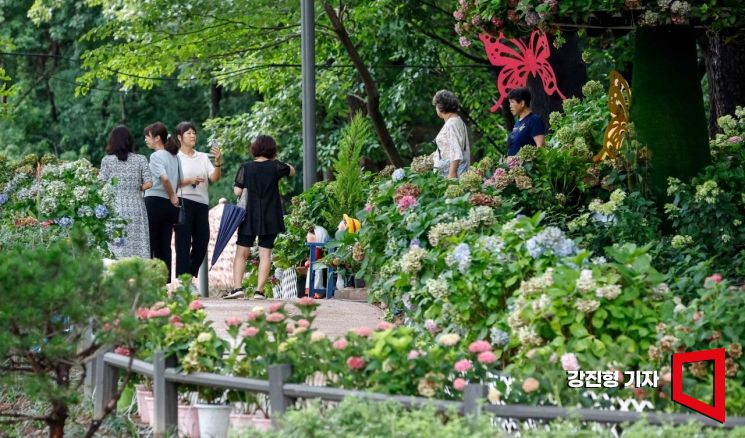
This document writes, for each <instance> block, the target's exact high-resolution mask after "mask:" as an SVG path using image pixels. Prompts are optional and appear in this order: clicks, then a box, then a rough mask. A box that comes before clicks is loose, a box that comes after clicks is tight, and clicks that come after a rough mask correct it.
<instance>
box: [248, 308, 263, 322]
mask: <svg viewBox="0 0 745 438" xmlns="http://www.w3.org/2000/svg"><path fill="white" fill-rule="evenodd" d="M259 316H261V313H259V312H254V311H253V310H252V311H250V312H248V316H247V317H246V319H248V320H249V321H256V318H258V317H259Z"/></svg>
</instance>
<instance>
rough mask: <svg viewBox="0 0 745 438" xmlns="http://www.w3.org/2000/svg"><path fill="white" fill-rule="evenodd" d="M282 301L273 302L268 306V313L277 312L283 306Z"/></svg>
mask: <svg viewBox="0 0 745 438" xmlns="http://www.w3.org/2000/svg"><path fill="white" fill-rule="evenodd" d="M284 305H285V304H284V303H273V304H272V305H270V306H269V313H274V312H279V310H280V309H281V308H282V306H284Z"/></svg>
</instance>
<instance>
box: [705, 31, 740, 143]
mask: <svg viewBox="0 0 745 438" xmlns="http://www.w3.org/2000/svg"><path fill="white" fill-rule="evenodd" d="M700 43H701V51H702V53H703V55H704V61H705V63H706V74H707V75H708V76H709V135H711V136H714V134H716V133H717V132H719V126H717V119H718V118H719V117H722V116H724V115H727V114H733V113H734V112H735V107H737V106H745V32H742V31H740V32H738V31H737V30H735V29H724V30H721V31H719V32H717V33H710V34H704V35H703V36H702V38H701V39H700Z"/></svg>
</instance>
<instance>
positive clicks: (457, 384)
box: [453, 377, 467, 391]
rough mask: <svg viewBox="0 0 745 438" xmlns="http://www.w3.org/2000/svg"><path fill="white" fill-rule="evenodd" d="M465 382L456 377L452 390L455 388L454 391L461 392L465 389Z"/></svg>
mask: <svg viewBox="0 0 745 438" xmlns="http://www.w3.org/2000/svg"><path fill="white" fill-rule="evenodd" d="M466 383H467V382H466V381H465V380H463V379H461V378H460V377H458V378H457V379H455V380H453V388H455V390H456V391H463V390H464V389H466Z"/></svg>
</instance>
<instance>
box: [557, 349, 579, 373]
mask: <svg viewBox="0 0 745 438" xmlns="http://www.w3.org/2000/svg"><path fill="white" fill-rule="evenodd" d="M561 367H562V368H564V371H577V370H579V362H578V361H577V356H575V355H574V353H566V354H562V355H561Z"/></svg>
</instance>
